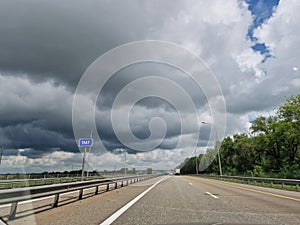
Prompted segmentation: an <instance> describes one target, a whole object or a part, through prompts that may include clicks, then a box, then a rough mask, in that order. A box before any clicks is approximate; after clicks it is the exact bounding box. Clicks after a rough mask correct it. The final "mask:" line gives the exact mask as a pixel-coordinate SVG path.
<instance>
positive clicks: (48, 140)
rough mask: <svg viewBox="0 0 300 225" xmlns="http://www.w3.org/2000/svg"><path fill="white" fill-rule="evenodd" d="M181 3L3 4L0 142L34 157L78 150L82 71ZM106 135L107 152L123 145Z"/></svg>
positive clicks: (36, 0)
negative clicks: (75, 106) (76, 103)
mask: <svg viewBox="0 0 300 225" xmlns="http://www.w3.org/2000/svg"><path fill="white" fill-rule="evenodd" d="M158 3H159V4H158ZM181 4H183V3H180V2H177V4H176V5H174V4H170V2H169V1H165V2H163V3H161V2H158V1H152V2H143V1H123V0H122V1H96V0H87V1H73V0H65V1H60V0H59V1H58V0H54V1H40V0H28V1H26V2H25V1H24V2H20V1H15V0H7V1H6V0H0V33H1V35H0V49H1V51H0V72H1V73H0V74H1V75H2V80H1V82H3V83H2V84H1V85H0V86H1V91H0V93H1V96H6V98H5V99H4V101H1V103H0V107H1V111H0V127H1V130H0V131H1V132H0V135H1V139H0V140H1V143H4V144H5V145H6V148H22V149H23V148H28V149H27V150H26V151H23V152H22V155H26V156H27V157H29V158H30V157H33V158H36V157H39V156H41V155H43V154H45V153H47V152H51V151H53V150H54V149H55V148H60V149H62V150H63V151H78V148H77V147H76V143H75V140H74V137H73V130H72V121H71V119H72V92H73V91H74V88H75V87H76V85H77V83H78V81H79V79H80V77H81V76H82V74H83V73H84V71H85V70H86V69H87V67H88V66H89V65H90V63H92V62H93V61H94V60H95V59H96V58H97V57H99V56H100V55H102V54H103V53H105V52H106V51H108V50H110V49H112V48H113V47H116V46H118V45H120V44H122V43H127V42H131V41H136V40H143V39H146V38H147V33H148V31H149V30H151V29H153V28H155V27H157V26H161V24H162V22H163V21H164V19H165V18H166V17H168V16H169V15H172V13H174V12H177V11H178V9H179V8H180V5H181ZM158 5H159V8H160V9H159V10H158V8H157V6H158ZM166 9H167V10H166ZM13 77H16V79H14V78H13ZM19 77H21V78H20V79H19ZM22 77H23V78H22ZM4 82H5V83H4ZM35 82H38V84H36V83H35ZM118 82H120V81H118ZM120 83H121V84H122V82H120ZM117 85H120V84H117ZM64 86H65V87H66V90H65V89H64ZM115 90H116V88H115V87H112V89H110V90H109V92H113V91H115ZM109 92H107V96H109V95H110V94H109ZM101 128H102V127H101ZM105 136H106V137H105V143H106V146H107V148H108V149H115V148H119V147H124V146H123V145H121V144H120V142H119V141H118V140H117V139H116V137H115V136H114V134H113V131H111V132H110V131H108V130H107V129H106V132H105ZM12 154H17V151H14V152H12Z"/></svg>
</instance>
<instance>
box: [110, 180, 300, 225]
mask: <svg viewBox="0 0 300 225" xmlns="http://www.w3.org/2000/svg"><path fill="white" fill-rule="evenodd" d="M234 185H235V184H233V183H229V182H222V181H216V180H211V179H203V178H198V177H185V176H178V177H177V176H173V177H172V178H170V179H168V180H166V181H164V182H162V183H160V184H159V185H158V186H156V187H155V188H154V189H153V190H151V192H149V193H148V194H147V195H145V196H144V197H143V198H142V199H140V201H138V202H137V203H136V204H135V205H133V206H132V207H131V208H130V209H128V210H127V211H126V212H125V213H124V214H123V215H122V216H120V217H119V218H118V219H117V220H116V221H115V222H114V223H112V224H114V225H118V224H122V225H126V224H140V225H142V224H193V223H194V224H225V223H226V224H293V225H294V224H300V216H299V215H300V204H299V202H298V201H294V200H291V199H287V198H281V197H278V196H273V195H269V194H265V193H262V192H266V193H267V192H268V193H273V194H276V195H282V196H287V197H291V198H295V199H300V194H299V193H296V192H289V191H281V190H274V189H270V188H264V189H263V191H261V190H259V191H260V192H255V191H250V189H251V188H253V187H249V186H248V185H240V184H239V185H237V187H238V188H237V187H233V186H234ZM241 187H243V188H241ZM258 189H259V187H258ZM251 190H252V189H251ZM253 190H257V188H256V187H254V188H253ZM207 192H209V193H211V194H212V195H214V196H216V197H218V198H213V197H211V195H209V194H207Z"/></svg>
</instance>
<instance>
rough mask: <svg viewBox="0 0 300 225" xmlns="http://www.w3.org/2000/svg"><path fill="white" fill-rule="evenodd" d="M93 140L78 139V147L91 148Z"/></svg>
mask: <svg viewBox="0 0 300 225" xmlns="http://www.w3.org/2000/svg"><path fill="white" fill-rule="evenodd" d="M92 146H93V139H92V138H81V139H79V147H92Z"/></svg>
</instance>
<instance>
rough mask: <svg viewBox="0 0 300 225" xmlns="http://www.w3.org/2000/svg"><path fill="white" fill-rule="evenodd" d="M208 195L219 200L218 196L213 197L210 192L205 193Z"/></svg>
mask: <svg viewBox="0 0 300 225" xmlns="http://www.w3.org/2000/svg"><path fill="white" fill-rule="evenodd" d="M205 193H206V194H208V195H210V196H211V197H213V198H219V197H218V196H215V195H213V194H212V193H210V192H208V191H207V192H205Z"/></svg>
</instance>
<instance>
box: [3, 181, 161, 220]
mask: <svg viewBox="0 0 300 225" xmlns="http://www.w3.org/2000/svg"><path fill="white" fill-rule="evenodd" d="M160 178H161V177H157V178H153V179H150V180H145V181H141V182H138V183H134V184H130V185H129V186H125V187H123V188H120V189H116V190H111V191H109V192H104V193H102V194H99V195H96V196H95V195H94V194H93V193H94V190H95V189H94V188H93V189H91V190H86V191H85V195H84V198H83V199H82V200H80V201H78V200H77V199H78V192H76V193H74V194H67V195H63V196H61V197H60V199H61V200H60V203H59V207H57V208H52V207H51V206H52V203H53V197H52V198H47V199H44V200H42V201H34V202H29V203H28V204H20V205H19V206H18V211H17V215H16V220H13V221H9V224H10V225H66V224H73V225H77V224H78V225H82V224H84V225H92V224H97V225H98V224H99V223H100V222H101V221H103V220H104V219H105V218H107V217H108V216H110V215H111V214H113V213H114V212H115V211H117V210H118V209H119V208H121V207H122V206H123V205H125V204H126V203H127V202H129V201H130V200H131V199H133V198H135V197H136V196H137V195H138V194H140V193H141V192H143V191H144V190H146V189H147V188H148V187H150V186H151V185H152V184H153V183H155V182H156V181H158V180H159V179H160ZM112 187H113V186H112ZM105 188H106V187H105V186H103V187H101V190H102V191H104V189H105ZM89 196H90V197H89ZM8 213H9V207H6V208H1V209H0V215H1V216H4V217H5V218H7V215H8Z"/></svg>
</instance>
